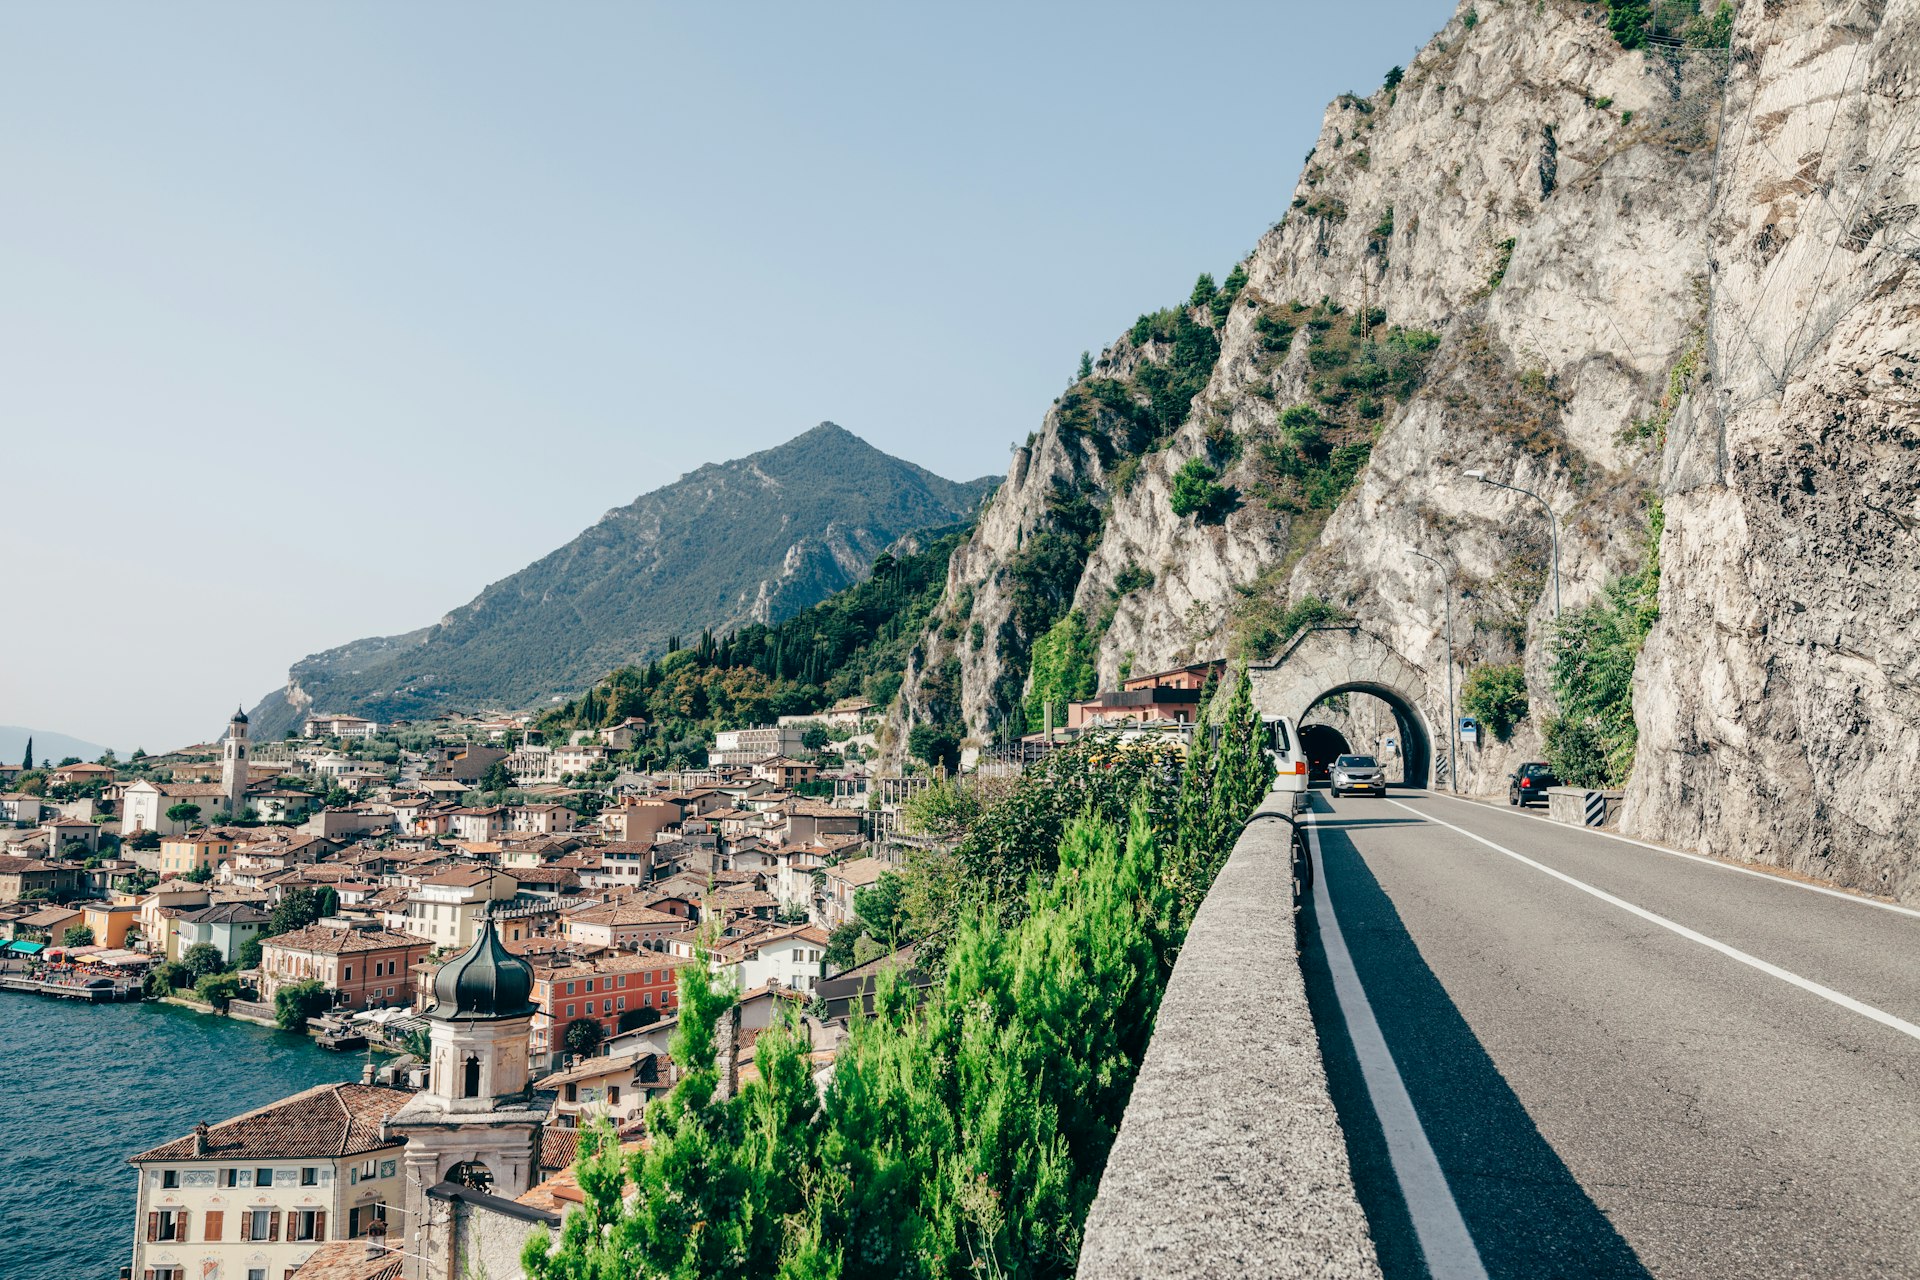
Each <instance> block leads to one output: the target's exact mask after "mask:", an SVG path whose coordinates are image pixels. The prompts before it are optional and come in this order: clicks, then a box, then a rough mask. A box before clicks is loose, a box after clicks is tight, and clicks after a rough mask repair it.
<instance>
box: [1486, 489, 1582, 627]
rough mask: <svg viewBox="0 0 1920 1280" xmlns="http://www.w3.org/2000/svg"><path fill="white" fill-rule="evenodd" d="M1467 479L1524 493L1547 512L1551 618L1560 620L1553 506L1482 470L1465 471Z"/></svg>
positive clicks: (1557, 526) (1556, 524) (1557, 537)
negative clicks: (1551, 585)
mask: <svg viewBox="0 0 1920 1280" xmlns="http://www.w3.org/2000/svg"><path fill="white" fill-rule="evenodd" d="M1467 478H1468V479H1469V480H1478V481H1479V482H1480V483H1481V484H1490V485H1492V486H1493V487H1494V488H1496V489H1511V490H1513V492H1515V493H1520V494H1525V495H1526V496H1527V497H1529V498H1532V499H1533V500H1534V501H1535V502H1537V503H1539V504H1540V505H1541V507H1542V508H1544V509H1545V510H1546V513H1547V533H1548V535H1549V536H1550V537H1551V538H1552V539H1553V620H1554V621H1555V622H1559V621H1560V521H1559V519H1558V518H1557V517H1556V516H1555V515H1554V514H1553V507H1552V506H1551V505H1550V504H1549V503H1548V502H1547V500H1546V499H1545V498H1543V497H1541V496H1540V495H1539V494H1537V493H1535V492H1534V491H1533V490H1531V489H1522V488H1521V487H1520V486H1519V485H1517V484H1507V483H1505V482H1504V481H1500V480H1495V479H1494V478H1493V477H1491V476H1489V475H1488V474H1487V473H1486V472H1484V471H1469V472H1467Z"/></svg>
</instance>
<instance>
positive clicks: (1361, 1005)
mask: <svg viewBox="0 0 1920 1280" xmlns="http://www.w3.org/2000/svg"><path fill="white" fill-rule="evenodd" d="M1305 816H1306V822H1305V826H1306V829H1307V844H1308V847H1309V848H1310V849H1311V851H1312V854H1313V861H1314V875H1313V909H1314V918H1315V919H1316V920H1317V921H1318V922H1319V925H1320V941H1321V945H1322V946H1323V947H1324V948H1325V950H1326V953H1327V968H1328V970H1329V971H1331V973H1332V974H1333V991H1334V995H1335V996H1336V997H1337V998H1338V999H1339V1001H1340V1012H1341V1013H1342V1015H1344V1016H1345V1018H1346V1021H1347V1038H1348V1039H1349V1040H1351V1041H1352V1042H1353V1053H1354V1056H1355V1057H1357V1058H1358V1059H1359V1060H1360V1076H1361V1079H1363V1080H1364V1081H1365V1082H1366V1086H1367V1097H1368V1098H1370V1099H1372V1101H1373V1113H1374V1115H1375V1116H1377V1117H1378V1118H1379V1120H1380V1130H1381V1132H1382V1134H1384V1135H1385V1137H1386V1140H1387V1157H1388V1159H1390V1160H1391V1161H1392V1162H1393V1176H1394V1177H1395V1178H1396V1179H1397V1180H1398V1181H1399V1183H1400V1195H1401V1198H1402V1199H1404V1200H1405V1201H1406V1205H1407V1216H1408V1217H1410V1218H1411V1219H1412V1220H1413V1231H1414V1234H1415V1235H1416V1236H1417V1237H1419V1240H1420V1251H1421V1253H1423V1254H1425V1255H1426V1260H1427V1271H1428V1273H1429V1274H1431V1275H1432V1276H1433V1280H1486V1275H1487V1269H1486V1267H1485V1266H1483V1265H1481V1262H1480V1251H1479V1250H1478V1249H1476V1248H1475V1247H1474V1244H1473V1237H1472V1235H1470V1234H1469V1233H1468V1231H1467V1224H1466V1222H1465V1220H1464V1219H1462V1218H1461V1216H1460V1206H1459V1205H1458V1204H1457V1203H1455V1201H1454V1198H1453V1192H1452V1190H1451V1189H1450V1188H1448V1186H1447V1175H1446V1174H1444V1173H1442V1172H1441V1171H1440V1161H1439V1159H1438V1158H1437V1157H1436V1156H1435V1155H1434V1154H1433V1144H1432V1143H1430V1142H1428V1141H1427V1131H1426V1130H1425V1129H1424V1128H1422V1127H1421V1125H1420V1116H1419V1113H1418V1112H1416V1111H1415V1110H1414V1109H1413V1099H1412V1098H1410V1097H1408V1096H1407V1083H1406V1081H1405V1080H1403V1079H1401V1077H1400V1069H1399V1068H1398V1067H1396V1066H1394V1064H1393V1053H1392V1051H1391V1050H1389V1049H1388V1048H1387V1038H1386V1037H1385V1036H1383V1035H1382V1034H1380V1023H1379V1021H1378V1020H1377V1019H1375V1018H1374V1016H1373V1006H1372V1005H1371V1004H1369V1003H1367V993H1366V990H1365V988H1363V987H1362V986H1361V985H1360V975H1359V974H1358V973H1357V972H1355V970H1354V967H1353V956H1352V954H1351V953H1349V952H1348V951H1347V940H1346V938H1345V936H1344V935H1342V934H1341V932H1340V921H1339V918H1338V917H1337V916H1335V915H1334V911H1333V899H1332V898H1330V897H1328V896H1327V875H1326V866H1325V864H1324V863H1323V862H1322V861H1321V858H1320V836H1319V833H1318V832H1317V831H1316V830H1315V829H1314V820H1313V819H1314V815H1313V814H1312V813H1308V814H1306V815H1305Z"/></svg>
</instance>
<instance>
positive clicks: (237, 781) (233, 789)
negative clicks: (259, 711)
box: [220, 707, 247, 818]
mask: <svg viewBox="0 0 1920 1280" xmlns="http://www.w3.org/2000/svg"><path fill="white" fill-rule="evenodd" d="M220 787H221V790H222V791H224V792H225V793H226V797H227V813H228V814H229V815H230V816H231V817H234V818H238V817H239V816H240V815H241V813H242V812H244V811H245V809H246V807H247V713H246V712H245V711H243V710H241V709H240V708H239V707H235V708H234V709H233V719H231V720H229V721H227V740H226V742H225V743H224V744H222V747H221V755H220Z"/></svg>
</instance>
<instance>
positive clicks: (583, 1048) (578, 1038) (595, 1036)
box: [560, 1018, 606, 1058]
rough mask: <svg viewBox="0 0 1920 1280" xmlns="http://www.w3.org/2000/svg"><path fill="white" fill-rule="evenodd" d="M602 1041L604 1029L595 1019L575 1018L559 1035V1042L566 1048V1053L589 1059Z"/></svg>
mask: <svg viewBox="0 0 1920 1280" xmlns="http://www.w3.org/2000/svg"><path fill="white" fill-rule="evenodd" d="M604 1039H606V1028H604V1027H602V1026H601V1025H600V1021H599V1019H597V1018H575V1019H574V1020H573V1021H572V1022H569V1023H568V1024H567V1027H566V1030H565V1031H563V1032H561V1035H560V1042H561V1043H562V1044H564V1045H566V1046H567V1052H568V1053H574V1054H578V1055H579V1056H581V1057H582V1058H591V1057H592V1056H593V1054H594V1051H595V1050H596V1049H598V1048H599V1047H600V1042H601V1041H602V1040H604Z"/></svg>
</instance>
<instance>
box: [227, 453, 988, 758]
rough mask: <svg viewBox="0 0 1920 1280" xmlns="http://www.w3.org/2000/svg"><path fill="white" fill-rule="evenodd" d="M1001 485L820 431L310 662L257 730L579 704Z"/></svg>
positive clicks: (864, 565) (957, 517)
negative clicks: (598, 686) (604, 681)
mask: <svg viewBox="0 0 1920 1280" xmlns="http://www.w3.org/2000/svg"><path fill="white" fill-rule="evenodd" d="M991 487H992V481H990V480H976V481H973V482H971V483H964V484H962V483H956V482H954V481H951V480H945V479H942V478H941V477H939V476H936V475H934V474H932V473H931V472H929V471H926V470H924V469H922V468H920V467H917V466H914V465H913V464H911V463H908V462H903V461H901V460H900V459H898V458H894V457H890V456H889V455H887V454H885V453H882V452H881V451H880V450H878V449H875V448H874V447H873V446H871V445H869V444H867V443H866V442H865V441H863V440H861V439H860V438H859V437H857V436H855V435H853V434H852V433H851V432H849V431H846V430H845V429H843V428H841V427H838V426H835V425H834V424H832V423H822V424H821V425H820V426H818V427H815V428H814V429H813V430H811V431H808V432H806V433H805V434H803V435H801V436H798V437H796V438H795V439H793V440H790V441H788V442H787V443H786V444H783V445H780V446H778V447H776V448H773V449H768V450H766V451H764V452H762V453H756V454H753V455H751V456H750V457H746V458H741V459H738V460H736V461H733V462H724V463H717V464H711V465H708V466H704V467H701V468H700V469H699V470H697V471H694V472H691V473H690V474H688V475H686V476H683V477H682V478H681V479H679V480H677V481H675V482H674V483H672V484H669V485H666V486H664V487H663V488H660V489H657V490H655V491H653V492H651V493H648V494H645V495H643V496H642V497H640V498H638V499H636V500H635V501H634V502H632V503H631V504H629V505H627V506H624V507H618V508H615V509H614V510H612V511H609V512H608V513H607V514H606V515H605V516H603V517H601V518H600V520H599V521H597V522H596V523H595V524H594V525H593V526H592V527H591V528H589V529H587V530H586V531H585V532H583V533H582V534H581V535H580V536H579V537H577V538H575V539H574V540H573V541H572V542H569V543H568V544H567V545H566V546H564V547H561V548H560V549H559V550H557V551H555V552H553V553H552V554H551V555H549V556H546V557H545V558H543V559H541V560H539V561H536V562H535V563H533V564H531V565H529V566H527V567H526V568H525V569H522V570H521V571H519V572H518V573H515V574H513V575H512V576H510V577H507V578H504V579H502V580H501V581H499V582H496V583H494V584H493V585H491V586H489V587H488V588H487V589H486V590H484V591H482V592H481V593H480V595H479V596H478V597H477V598H475V599H474V600H473V601H471V602H470V603H468V604H465V605H463V606H461V607H460V608H458V609H455V610H454V611H453V612H451V613H449V614H448V615H446V616H445V617H444V618H442V619H441V620H440V621H439V622H437V623H435V624H433V625H432V626H428V627H423V628H421V629H420V630H418V631H414V632H409V633H408V634H406V635H400V636H386V637H380V638H374V639H368V640H360V641H356V642H354V643H352V644H349V645H344V646H341V647H340V648H337V649H332V650H328V651H327V652H325V653H318V654H314V655H312V656H310V657H307V658H303V659H301V660H300V661H299V662H297V663H295V664H294V666H293V669H292V671H291V673H290V674H289V678H288V682H287V686H286V688H284V689H281V690H276V691H275V692H274V693H272V694H270V695H268V697H267V698H266V699H265V700H264V701H263V702H262V703H261V705H260V706H259V707H258V708H256V709H255V711H254V713H253V716H254V722H255V725H256V732H257V733H262V734H265V735H267V736H277V735H278V734H279V733H280V732H281V731H282V730H283V729H286V728H291V727H293V726H294V724H295V723H296V722H297V720H298V719H299V717H301V716H303V715H304V714H306V712H307V711H308V710H319V711H341V712H353V713H357V714H361V715H367V716H370V717H373V718H375V719H379V720H391V719H395V718H402V717H415V716H421V715H428V714H432V713H434V712H436V711H439V710H443V709H446V708H450V707H463V708H471V707H480V706H507V707H518V706H527V705H531V704H533V703H536V702H539V701H542V700H544V699H546V698H547V697H549V696H550V695H554V694H566V693H573V692H576V691H578V690H580V689H582V688H584V687H586V686H587V685H589V684H591V683H592V682H593V681H595V680H597V679H599V678H600V677H601V676H603V675H605V674H606V673H607V672H608V671H609V670H611V669H612V668H614V667H617V666H620V665H623V664H626V663H631V662H636V661H644V660H645V659H646V658H648V657H650V656H657V655H659V654H662V653H664V652H665V651H666V648H667V642H668V640H669V639H670V638H672V637H673V636H676V635H681V636H694V635H698V634H699V633H700V632H701V631H702V630H713V631H716V632H717V631H723V630H728V629H732V628H737V627H740V626H743V625H745V624H748V623H753V622H770V621H777V620H779V619H781V618H785V617H788V616H790V615H792V614H794V613H797V612H799V611H800V610H803V609H806V608H808V607H809V606H811V605H813V604H815V603H817V602H818V601H820V600H822V599H824V598H826V597H827V596H828V595H830V594H831V593H833V592H835V591H837V590H839V589H841V588H842V587H845V586H847V585H849V584H850V583H853V582H856V581H858V580H859V579H860V578H861V577H863V576H864V575H865V574H866V572H867V570H868V567H869V566H870V565H871V564H872V562H873V560H874V558H875V557H876V556H878V555H879V554H880V553H881V552H882V551H883V550H884V549H885V548H886V547H887V546H888V545H889V544H891V543H893V542H894V541H895V540H896V539H898V538H900V537H902V536H903V535H906V534H910V533H914V532H916V531H919V530H922V529H928V528H932V527H935V526H941V525H950V524H953V523H955V522H956V521H962V520H966V519H968V518H969V517H970V516H971V515H972V514H973V512H974V509H975V508H976V507H977V506H978V504H979V501H980V498H981V497H982V495H984V494H985V493H986V492H987V491H988V490H989V489H991Z"/></svg>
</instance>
